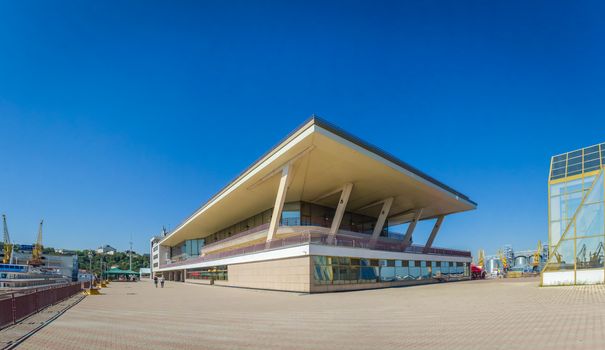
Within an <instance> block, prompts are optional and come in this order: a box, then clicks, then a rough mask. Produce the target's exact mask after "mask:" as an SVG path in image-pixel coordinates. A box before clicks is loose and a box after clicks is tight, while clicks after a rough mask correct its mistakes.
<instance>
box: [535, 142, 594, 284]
mask: <svg viewBox="0 0 605 350" xmlns="http://www.w3.org/2000/svg"><path fill="white" fill-rule="evenodd" d="M604 151H605V144H601V145H596V146H591V147H587V148H584V149H581V150H578V151H574V152H569V153H566V154H563V155H559V156H555V157H553V158H552V161H551V173H550V181H549V190H548V196H549V202H548V207H549V259H548V262H547V264H546V266H545V267H544V272H545V273H548V272H565V271H570V272H573V274H572V275H569V276H573V277H569V276H567V275H566V277H565V279H564V281H562V282H561V284H578V283H586V279H585V278H577V275H578V271H583V270H590V269H602V268H603V260H604V249H603V244H604V242H605V210H604V208H605V205H604V203H605V192H604V186H603V183H604V179H603V176H604V175H603V170H602V167H603V156H604V155H605V152H604ZM591 278H592V279H594V278H593V277H591Z"/></svg>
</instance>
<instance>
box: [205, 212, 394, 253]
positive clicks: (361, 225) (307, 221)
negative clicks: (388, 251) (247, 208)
mask: <svg viewBox="0 0 605 350" xmlns="http://www.w3.org/2000/svg"><path fill="white" fill-rule="evenodd" d="M334 212H335V209H334V208H329V207H324V206H321V205H317V204H312V203H307V202H290V203H285V204H284V208H283V210H282V217H281V222H280V225H282V226H319V227H330V226H331V225H332V219H333V218H334ZM272 214H273V208H271V209H267V210H265V211H263V212H261V213H258V214H256V215H253V216H251V217H249V218H247V219H245V220H242V221H240V222H238V223H236V224H234V225H231V226H229V227H227V228H224V229H222V230H220V231H218V232H215V233H213V234H211V235H209V236H207V237H206V238H205V243H206V244H210V243H215V242H218V241H221V240H223V239H225V238H229V237H231V236H233V235H235V234H238V233H241V232H245V231H248V230H251V229H254V228H257V227H259V226H262V225H268V224H269V223H270V222H271V215H272ZM375 223H376V218H373V217H369V216H365V215H360V214H355V213H350V212H345V214H344V215H343V218H342V222H341V224H340V228H341V229H342V230H346V231H352V232H359V233H367V234H371V233H372V232H373V230H374V225H375ZM382 231H383V232H382V233H381V235H382V236H387V234H388V220H387V221H386V222H385V224H384V229H383V230H382Z"/></svg>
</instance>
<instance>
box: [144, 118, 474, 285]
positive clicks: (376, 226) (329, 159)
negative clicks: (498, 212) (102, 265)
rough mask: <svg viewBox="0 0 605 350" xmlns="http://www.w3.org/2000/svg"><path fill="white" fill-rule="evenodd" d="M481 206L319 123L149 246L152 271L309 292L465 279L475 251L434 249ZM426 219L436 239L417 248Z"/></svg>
mask: <svg viewBox="0 0 605 350" xmlns="http://www.w3.org/2000/svg"><path fill="white" fill-rule="evenodd" d="M476 206H477V204H476V203H474V202H473V201H472V200H471V199H470V198H469V197H467V196H466V195H464V194H462V193H460V192H458V191H456V190H454V189H453V188H451V187H449V186H447V185H445V184H443V183H442V182H439V181H438V180H436V179H435V178H433V177H431V176H428V175H427V174H425V173H423V172H421V171H419V170H418V169H416V168H413V167H411V166H410V165H408V164H406V163H405V162H403V161H401V160H399V159H397V158H395V157H394V156H392V155H390V154H388V153H386V152H384V151H382V150H380V149H378V148H376V147H374V146H371V145H369V144H367V143H365V142H364V141H362V140H360V139H359V138H357V137H355V136H353V135H350V134H348V133H347V132H345V131H343V130H341V129H339V128H337V127H335V126H334V125H331V124H329V123H327V122H325V121H323V120H320V119H318V118H315V117H313V118H311V119H309V120H308V121H306V122H305V123H304V124H303V125H302V126H301V127H299V128H298V129H296V130H294V131H293V132H292V133H291V134H290V135H288V136H287V137H286V138H285V139H284V140H283V141H282V142H280V143H279V144H278V145H277V146H276V147H275V148H273V149H271V150H270V151H269V152H267V153H266V154H265V155H264V156H263V157H261V158H260V159H259V160H258V161H257V162H255V163H254V164H252V165H251V166H250V167H248V168H247V169H246V170H245V171H244V172H243V173H242V174H241V175H240V176H238V177H237V178H236V179H235V180H234V181H233V182H231V183H229V184H227V186H226V187H225V188H223V189H222V190H221V191H220V192H218V193H217V194H216V195H215V196H213V197H212V198H210V199H209V200H208V201H207V202H206V203H205V204H204V205H203V206H202V207H201V208H199V209H198V210H197V211H195V212H194V213H193V214H192V215H190V216H189V217H187V218H186V219H185V220H184V221H183V222H182V223H181V224H180V225H178V226H177V227H176V229H175V230H173V231H172V232H170V233H167V234H165V235H163V236H162V237H160V238H159V239H154V240H152V247H151V252H152V255H153V261H152V262H153V267H154V269H153V272H154V274H155V275H158V274H161V275H163V276H164V277H165V278H166V279H168V280H171V281H182V282H187V283H199V284H213V285H222V286H232V287H245V288H260V289H272V290H284V291H296V292H306V293H316V292H331V291H343V290H357V289H368V288H382V287H391V286H401V285H410V284H422V283H433V282H437V281H439V282H441V281H457V280H465V279H470V274H469V268H470V262H471V254H470V252H469V251H464V250H456V249H445V248H437V247H435V246H434V245H433V243H434V241H435V239H436V237H437V234H438V232H440V228H441V227H442V226H443V222H444V220H445V218H446V217H447V216H449V215H453V214H456V213H460V212H465V211H469V210H474V209H475V208H476ZM421 221H425V222H430V223H431V224H432V230H431V231H430V234H429V235H428V238H427V239H426V240H424V239H423V240H422V241H421V242H420V240H419V239H417V238H416V237H417V236H415V228H416V226H417V223H418V222H421ZM415 238H416V239H415Z"/></svg>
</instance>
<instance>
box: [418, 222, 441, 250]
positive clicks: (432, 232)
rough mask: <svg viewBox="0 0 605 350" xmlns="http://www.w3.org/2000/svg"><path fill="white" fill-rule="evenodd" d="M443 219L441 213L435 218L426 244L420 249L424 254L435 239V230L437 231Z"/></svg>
mask: <svg viewBox="0 0 605 350" xmlns="http://www.w3.org/2000/svg"><path fill="white" fill-rule="evenodd" d="M443 219H445V215H441V216H439V217H438V218H437V221H436V222H435V226H433V230H432V231H431V235H430V236H429V239H427V240H426V244H425V245H424V249H423V250H422V252H423V253H424V254H426V253H428V252H429V249H431V246H432V245H433V241H434V240H435V237H436V236H437V232H439V229H440V228H441V224H442V223H443Z"/></svg>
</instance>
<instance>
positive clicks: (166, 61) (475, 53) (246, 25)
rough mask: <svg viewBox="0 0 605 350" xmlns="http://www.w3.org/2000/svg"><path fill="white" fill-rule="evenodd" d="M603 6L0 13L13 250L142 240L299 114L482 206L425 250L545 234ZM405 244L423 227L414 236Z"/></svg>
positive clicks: (2, 145)
mask: <svg viewBox="0 0 605 350" xmlns="http://www.w3.org/2000/svg"><path fill="white" fill-rule="evenodd" d="M604 23H605V8H604V6H603V3H602V2H597V1H595V2H589V1H585V2H581V3H580V2H570V1H531V2H528V1H505V2H493V1H441V2H440V1H423V2H421V1H392V2H381V1H365V2H351V1H348V2H326V1H321V2H317V3H312V2H309V1H301V2H290V1H288V2H286V1H275V2H265V1H258V2H252V1H241V2H238V1H229V2H227V1H207V2H202V1H192V2H176V1H170V2H165V3H163V4H161V3H152V2H147V1H136V2H99V1H97V2H86V3H81V2H73V3H67V2H60V1H54V2H48V1H38V2H29V1H10V2H9V1H2V2H0V212H3V213H6V214H7V215H8V217H9V226H10V229H11V234H12V238H13V240H15V241H17V242H21V243H26V242H27V243H29V242H32V241H33V240H34V239H35V235H36V230H37V223H38V220H39V219H40V218H42V217H43V218H44V219H45V220H46V229H45V244H46V245H48V246H53V247H64V248H91V247H97V246H99V245H101V244H105V243H108V244H111V245H114V246H115V247H117V248H118V249H126V248H127V247H128V241H129V237H130V235H131V234H132V235H133V240H134V243H135V250H143V249H146V248H147V244H148V237H149V236H151V235H152V234H155V233H157V232H159V230H160V229H161V227H162V225H166V226H170V227H175V226H176V225H177V224H178V223H180V222H181V221H182V220H183V219H184V218H185V217H187V216H188V215H189V214H191V213H192V212H193V211H194V210H195V209H196V208H198V207H199V206H200V205H201V204H202V203H203V202H205V200H206V199H208V198H209V197H210V196H212V195H213V194H214V193H215V192H216V191H217V190H219V189H220V188H221V187H222V186H223V185H225V184H226V183H227V182H228V181H230V180H231V179H232V178H233V177H234V176H235V175H236V174H237V173H238V172H239V171H241V170H242V169H243V168H245V167H246V166H247V165H249V164H250V163H251V162H252V161H254V160H255V159H256V158H257V157H258V156H260V155H261V154H262V153H263V152H265V151H266V150H268V149H269V148H270V147H271V146H273V145H274V144H275V143H276V142H278V141H279V140H280V139H281V138H282V137H283V136H284V135H286V134H287V133H288V132H290V131H291V130H292V129H294V128H295V127H296V126H298V125H299V124H300V123H301V122H302V121H303V120H304V119H305V118H307V117H308V116H309V115H311V114H312V113H315V114H317V115H320V116H322V117H324V118H325V119H327V120H329V121H331V122H333V123H335V124H338V125H339V126H341V127H342V128H344V129H346V130H348V131H350V132H351V133H353V134H355V135H357V136H359V137H361V138H363V139H365V140H367V141H368V142H370V143H373V144H375V145H377V146H379V147H381V148H383V149H385V150H388V151H389V152H391V153H393V154H395V155H397V156H398V157H400V158H401V159H403V160H405V161H407V162H409V163H410V164H412V165H414V166H416V167H418V168H420V169H422V170H424V171H425V172H427V173H428V174H430V175H432V176H434V177H435V178H437V179H439V180H441V181H443V182H445V183H446V184H448V185H450V186H452V187H454V188H456V189H457V190H459V191H461V192H463V193H465V194H467V195H469V196H470V197H471V198H472V199H473V200H475V201H476V202H478V203H479V207H478V209H477V210H476V211H473V212H468V213H465V214H460V215H454V216H452V217H449V218H448V219H446V221H445V223H444V226H443V229H442V231H441V234H440V236H439V237H438V238H437V241H436V242H435V244H437V245H440V246H449V247H454V248H467V249H472V250H473V252H475V251H476V249H478V248H479V247H483V248H485V249H487V250H488V251H492V250H494V249H496V248H497V247H499V246H501V245H502V244H505V243H511V244H513V245H514V247H515V248H519V249H521V248H533V247H534V246H535V244H536V242H537V240H538V239H542V240H546V238H547V225H546V221H547V213H546V208H547V201H546V195H547V187H546V180H547V175H548V174H547V173H548V167H549V159H550V156H551V155H553V154H556V153H560V152H565V151H568V150H572V149H576V148H580V147H583V146H587V145H591V144H595V143H598V142H603V141H605V122H604V119H603V115H604V113H603V112H604V109H605V106H604V103H605V99H604V96H605V84H604V83H603V82H604V81H605V67H604V62H605V57H604V54H605V40H603V38H605V24H604ZM420 229H421V231H422V230H424V231H422V232H420V234H419V237H418V238H417V241H420V240H421V239H422V237H423V235H425V233H423V232H425V231H426V230H428V228H427V227H426V225H424V226H421V227H420Z"/></svg>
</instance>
